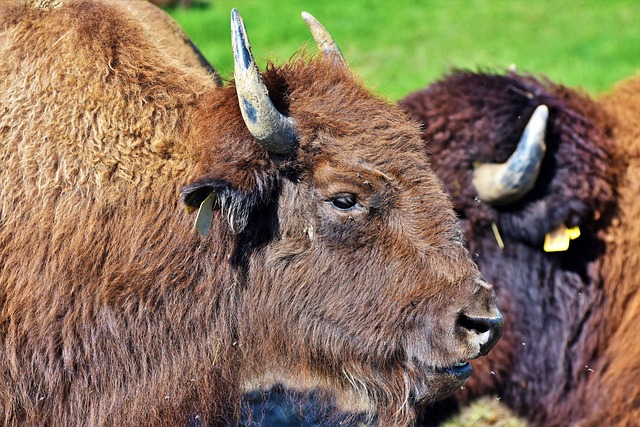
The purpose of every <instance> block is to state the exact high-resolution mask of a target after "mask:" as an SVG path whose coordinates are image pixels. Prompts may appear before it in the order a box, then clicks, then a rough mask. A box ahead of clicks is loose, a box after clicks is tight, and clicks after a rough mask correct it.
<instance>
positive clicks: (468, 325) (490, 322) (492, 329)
mask: <svg viewBox="0 0 640 427" xmlns="http://www.w3.org/2000/svg"><path fill="white" fill-rule="evenodd" d="M495 312H496V315H495V316H493V317H473V316H469V315H466V314H464V313H462V314H461V315H460V317H459V318H458V326H459V327H460V328H461V329H463V330H465V331H467V333H468V335H469V336H470V339H471V341H472V343H475V344H477V345H478V347H479V348H480V356H484V355H485V354H487V353H488V352H489V350H491V348H492V347H493V346H494V345H495V344H496V343H497V342H498V340H499V339H500V337H501V336H502V330H503V328H504V321H503V320H502V314H500V312H499V311H498V310H497V309H496V311H495Z"/></svg>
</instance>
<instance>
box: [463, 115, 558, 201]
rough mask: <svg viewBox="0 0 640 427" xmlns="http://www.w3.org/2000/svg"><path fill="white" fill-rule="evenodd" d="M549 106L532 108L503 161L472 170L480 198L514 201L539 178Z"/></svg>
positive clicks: (527, 190) (544, 149) (483, 199)
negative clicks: (514, 144) (520, 135)
mask: <svg viewBox="0 0 640 427" xmlns="http://www.w3.org/2000/svg"><path fill="white" fill-rule="evenodd" d="M548 117H549V109H548V108H547V106H546V105H540V106H539V107H538V108H536V110H535V111H534V112H533V115H532V116H531V119H529V123H527V126H526V127H525V129H524V132H523V133H522V137H521V138H520V141H519V142H518V146H517V147H516V150H515V151H514V153H513V154H512V155H511V157H509V159H508V160H507V161H506V162H505V163H492V164H482V165H479V166H477V167H476V169H475V171H474V172H473V181H472V182H473V186H474V187H475V189H476V192H477V193H478V197H479V198H480V200H482V201H483V202H487V203H491V204H493V205H505V204H509V203H513V202H515V201H517V200H519V199H520V198H522V197H523V196H524V195H525V194H527V192H529V191H530V190H531V189H532V188H533V186H534V185H535V183H536V180H537V179H538V174H539V173H540V165H541V164H542V158H543V157H544V153H545V151H546V145H545V142H544V136H545V130H546V127H547V118H548Z"/></svg>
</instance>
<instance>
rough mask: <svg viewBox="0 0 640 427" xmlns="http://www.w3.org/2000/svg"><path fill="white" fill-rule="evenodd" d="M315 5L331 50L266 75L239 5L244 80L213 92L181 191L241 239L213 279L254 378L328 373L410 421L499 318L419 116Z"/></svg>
mask: <svg viewBox="0 0 640 427" xmlns="http://www.w3.org/2000/svg"><path fill="white" fill-rule="evenodd" d="M304 17H305V20H307V22H308V23H309V25H310V28H311V29H312V32H313V33H314V35H315V37H316V39H317V40H318V43H319V45H321V49H322V50H323V51H324V52H325V55H324V57H323V58H317V59H314V60H310V61H309V60H306V59H304V58H301V59H297V60H294V61H293V62H292V63H290V64H288V65H285V66H281V67H275V66H270V67H269V68H268V69H267V71H266V72H265V73H263V74H261V73H259V72H258V68H257V66H256V64H255V61H254V59H253V57H252V55H251V51H250V46H249V43H248V39H247V35H246V33H245V28H244V25H243V23H242V20H241V18H240V16H239V15H238V14H237V12H236V11H234V12H232V39H233V43H234V57H235V88H234V87H227V88H226V89H225V90H223V91H222V92H223V93H222V94H220V93H216V94H215V97H208V98H206V99H203V103H202V107H201V110H200V112H199V114H201V116H200V120H199V121H198V122H199V123H200V124H202V125H201V126H196V127H195V128H194V131H193V132H192V134H193V135H192V136H193V144H194V147H195V152H196V153H197V154H196V155H197V156H198V159H199V160H198V161H199V164H200V165H201V168H200V170H199V172H198V176H197V177H196V178H195V179H194V180H193V182H192V183H190V184H189V185H187V186H185V187H184V189H183V199H184V202H185V203H186V205H187V206H188V207H191V208H193V209H194V210H195V209H199V210H200V211H201V212H200V214H202V215H205V216H208V215H211V210H212V209H213V210H214V213H213V214H212V215H213V218H212V222H213V225H212V226H211V227H212V229H213V230H214V232H212V233H210V234H209V236H208V237H207V239H208V240H207V241H208V242H210V243H208V244H209V245H211V248H212V249H211V250H212V251H213V250H217V249H216V246H215V245H216V244H215V242H216V240H220V239H221V237H222V238H223V239H226V240H229V239H230V240H231V241H233V242H234V245H233V248H232V250H230V251H229V253H228V254H227V257H226V258H227V259H228V260H229V262H230V263H231V265H232V266H233V271H234V272H233V279H231V281H230V282H229V283H223V284H218V285H220V286H224V287H227V288H231V289H232V291H233V293H234V297H233V304H234V305H235V306H234V310H235V314H236V318H235V320H233V328H232V329H233V330H234V334H235V343H236V344H233V346H234V347H235V349H236V351H238V352H241V354H242V357H241V360H242V362H241V364H242V366H241V371H242V372H243V373H242V378H241V379H242V381H243V382H244V383H245V384H246V386H247V388H254V387H257V386H259V385H264V384H270V383H274V382H282V383H285V384H287V385H290V386H292V387H294V388H308V387H318V386H320V387H326V388H330V389H334V390H338V394H339V395H340V396H341V397H342V398H341V399H340V400H341V401H342V402H343V403H346V404H347V405H350V407H351V408H352V409H358V410H359V409H363V408H367V409H374V410H377V411H378V414H379V416H380V419H381V421H382V422H383V424H385V425H392V424H393V425H399V424H402V423H408V422H409V421H410V419H411V418H412V416H413V409H412V406H413V404H414V403H415V402H417V401H422V400H427V401H434V400H436V399H439V398H441V397H443V396H445V395H446V394H448V393H451V392H452V391H454V390H455V389H456V388H457V387H458V386H459V385H460V384H461V383H462V382H463V381H464V380H466V379H467V378H468V377H469V375H470V374H471V368H470V365H469V364H468V363H467V361H468V360H470V359H474V358H476V357H478V356H480V355H483V354H486V353H487V352H488V351H489V349H490V348H491V347H492V346H493V345H494V344H495V343H496V341H497V340H498V338H499V337H500V335H501V331H502V317H501V315H500V313H499V311H498V309H497V308H496V305H495V303H494V294H493V290H492V287H491V286H490V285H488V284H487V283H486V282H485V281H484V279H483V278H482V276H481V275H480V273H479V271H478V270H477V268H476V266H475V265H474V263H473V262H472V260H471V258H470V257H469V255H468V252H467V250H466V249H465V247H464V241H463V237H462V233H461V232H460V229H459V228H458V224H457V219H456V217H455V214H454V212H453V210H452V209H451V204H450V201H449V198H448V197H447V196H446V195H445V193H444V192H443V191H442V188H441V185H440V183H439V181H438V179H437V178H436V176H435V175H434V173H433V172H432V170H431V169H430V168H429V167H428V164H429V159H428V157H427V154H426V153H425V150H424V147H423V143H422V141H421V139H420V132H419V128H418V126H417V125H416V124H415V123H413V122H412V121H411V120H410V118H409V117H408V116H407V115H406V114H405V113H403V112H402V111H401V110H400V109H399V108H398V107H396V106H393V105H390V104H388V103H387V102H384V101H382V100H380V99H378V98H376V97H375V96H372V95H371V94H370V93H369V92H368V91H366V90H365V89H364V88H363V87H362V85H361V84H360V83H359V82H358V81H357V80H356V79H355V78H354V77H353V76H352V74H351V73H350V72H349V70H348V69H347V67H346V66H345V63H344V60H343V59H342V56H341V55H340V54H339V49H338V48H337V46H336V45H335V43H333V41H332V40H331V39H330V37H329V36H328V33H326V31H324V29H323V28H322V27H321V26H320V25H319V23H317V21H315V20H314V19H313V17H311V16H310V15H308V14H305V15H304ZM224 105H231V106H232V107H233V108H221V106H224ZM207 123H209V124H211V123H213V125H206V124H207ZM425 165H427V167H425ZM203 210H205V212H203ZM207 225H208V224H207ZM205 228H207V227H205ZM223 344H225V345H227V346H229V347H231V346H232V343H223Z"/></svg>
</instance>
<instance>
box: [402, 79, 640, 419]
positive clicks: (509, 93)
mask: <svg viewBox="0 0 640 427" xmlns="http://www.w3.org/2000/svg"><path fill="white" fill-rule="evenodd" d="M400 104H401V105H402V106H403V107H404V108H406V109H408V110H409V111H410V112H411V114H412V115H413V117H414V118H415V119H417V120H419V121H421V122H422V123H423V126H424V130H423V138H424V140H425V141H426V144H427V147H428V150H429V152H430V153H431V156H432V158H431V165H432V167H433V169H434V170H435V172H436V174H437V175H438V176H439V178H440V179H441V180H442V181H443V182H444V185H445V188H446V190H447V191H448V192H449V193H450V194H451V196H452V199H453V204H454V208H455V209H456V210H457V212H458V215H459V217H460V220H461V223H462V226H463V229H464V231H465V235H466V238H467V241H468V248H469V250H470V252H471V253H473V254H475V256H476V258H475V260H476V262H477V263H478V265H479V267H480V270H481V271H482V273H483V275H484V276H485V277H486V278H487V279H488V280H489V281H490V282H491V283H493V284H494V285H495V287H496V293H497V296H498V302H499V304H501V307H502V309H503V313H504V316H505V319H506V322H507V324H508V325H509V327H508V329H507V330H506V332H505V336H504V338H503V339H502V341H501V343H500V344H499V345H498V346H497V347H496V349H495V350H494V351H493V352H492V354H491V357H490V358H485V359H484V360H481V361H480V360H479V361H478V363H477V364H474V367H475V368H476V371H477V372H478V375H475V376H474V378H473V379H472V380H471V381H469V383H467V384H466V385H465V387H464V390H461V391H459V392H458V393H456V395H455V398H456V399H457V401H458V402H466V401H468V400H469V399H470V398H473V397H476V396H479V395H482V394H490V393H491V394H497V395H498V396H499V397H500V398H501V401H502V402H506V403H507V404H508V405H509V406H510V407H511V408H513V409H515V410H516V411H517V412H518V413H519V414H521V415H523V416H525V417H526V418H527V419H528V420H530V421H531V422H532V423H533V424H535V425H541V426H542V425H544V426H567V425H581V426H614V425H615V426H630V425H637V423H638V422H639V420H640V322H638V319H637V318H638V316H640V255H639V254H640V227H639V226H638V225H637V219H638V218H639V217H640V199H638V194H640V120H639V118H640V76H638V77H636V78H632V79H630V80H629V81H627V82H626V83H623V84H621V85H620V86H619V87H618V88H617V89H616V90H615V91H614V92H613V93H612V94H610V95H608V96H606V97H604V98H602V99H593V98H591V97H589V96H588V95H586V94H584V93H581V92H579V91H577V90H573V89H570V88H566V87H563V86H560V85H557V84H552V83H551V82H549V81H545V80H541V79H536V78H534V77H532V76H526V75H518V74H516V73H510V74H508V75H495V74H484V73H471V72H462V71H461V72H455V73H453V74H452V75H450V76H448V77H446V78H444V79H443V80H441V81H439V82H437V83H435V84H433V85H431V86H430V87H428V88H426V89H425V90H422V91H420V92H417V93H413V94H411V95H409V96H407V97H406V98H405V99H403V100H402V101H401V102H400ZM547 109H548V123H547V127H546V139H545V140H541V143H540V144H537V145H532V147H533V148H532V149H531V150H529V149H528V148H526V147H524V146H523V145H522V144H518V140H519V138H520V135H521V134H522V133H523V129H524V128H525V124H526V122H527V121H528V120H529V118H530V117H532V115H534V110H535V111H536V113H535V116H538V115H542V116H544V115H546V112H545V111H546V110H547ZM540 118H544V117H538V118H535V117H534V120H538V119H540ZM531 153H533V154H532V155H530V154H531ZM578 234H579V237H577V235H578ZM576 237H577V238H576ZM572 239H574V240H572ZM440 409H442V406H440ZM433 415H434V414H433V412H431V413H429V411H427V415H426V416H425V418H426V419H428V418H430V417H431V416H433Z"/></svg>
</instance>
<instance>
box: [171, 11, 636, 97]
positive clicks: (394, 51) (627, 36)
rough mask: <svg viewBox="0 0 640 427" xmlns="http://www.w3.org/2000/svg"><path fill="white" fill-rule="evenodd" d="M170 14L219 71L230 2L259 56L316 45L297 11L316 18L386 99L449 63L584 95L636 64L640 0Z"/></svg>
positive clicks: (280, 56) (227, 52) (228, 62)
mask: <svg viewBox="0 0 640 427" xmlns="http://www.w3.org/2000/svg"><path fill="white" fill-rule="evenodd" d="M196 6H197V7H194V8H191V9H187V10H181V9H172V10H170V13H171V14H172V15H173V16H174V17H175V18H176V19H177V20H178V21H179V22H180V23H181V24H182V26H183V27H184V28H185V30H186V31H187V33H188V34H189V35H190V36H191V37H192V38H193V40H194V41H195V42H196V44H197V45H198V46H199V47H200V49H201V50H202V51H203V53H204V55H205V56H206V57H207V58H208V59H209V61H210V62H211V63H212V64H213V65H214V67H216V69H218V70H219V71H220V73H221V74H222V75H223V77H230V76H231V72H232V67H233V62H232V61H233V60H232V56H231V41H230V35H229V14H230V11H231V8H232V7H236V8H237V9H238V10H239V12H240V13H241V15H242V17H243V18H244V20H245V24H246V26H247V31H248V34H249V38H250V40H251V43H252V49H253V52H254V55H255V56H256V59H257V60H258V63H259V64H260V65H261V66H264V64H265V62H266V60H267V59H269V60H275V61H276V62H281V61H284V60H286V59H288V58H289V57H290V56H291V55H292V54H293V53H294V52H296V51H297V50H299V49H300V48H301V47H302V46H305V45H306V46H307V50H308V51H309V52H315V46H314V44H313V41H312V39H311V35H310V34H309V32H308V30H307V28H306V26H305V25H304V22H303V21H302V19H301V18H300V12H301V11H303V10H306V11H308V12H310V13H312V14H313V15H314V16H316V18H318V19H319V20H320V21H321V22H322V23H323V24H324V25H325V26H326V27H327V29H328V30H329V31H330V32H331V34H332V36H333V38H334V39H335V40H336V42H337V43H338V44H339V45H340V48H341V49H342V51H343V53H344V55H345V57H346V59H347V61H348V62H349V64H350V67H351V68H352V69H353V70H354V71H355V72H356V73H357V74H358V75H360V76H361V77H362V79H363V80H364V81H365V83H366V84H367V86H368V87H370V88H372V89H373V90H375V91H377V92H378V93H380V94H382V95H385V96H387V97H388V98H391V99H399V98H401V97H402V96H404V95H406V94H407V93H409V92H411V91H414V90H416V89H420V88H422V87H424V86H426V85H427V84H429V83H431V82H433V81H435V80H436V79H438V78H439V77H440V76H442V75H443V74H444V73H446V72H447V71H448V70H450V69H451V68H453V67H457V68H470V69H474V70H475V69H478V68H479V67H480V68H482V69H488V70H501V69H503V68H506V67H507V66H509V65H510V64H516V65H517V67H518V69H519V70H522V71H528V72H532V73H534V74H536V75H546V76H547V77H549V78H551V79H552V80H554V81H556V82H559V83H564V84H566V85H569V86H572V87H583V88H585V89H586V90H588V91H589V92H591V93H599V92H602V91H606V90H607V89H609V88H610V87H611V86H612V85H613V84H614V83H615V82H616V81H618V80H621V79H623V78H624V77H627V76H631V75H633V74H635V73H637V72H638V70H640V1H639V0H553V1H552V0H537V1H532V0H422V1H418V0H413V1H411V0H388V1H385V0H351V1H349V0H325V1H320V0H290V1H287V0H200V2H199V4H197V5H196Z"/></svg>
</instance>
